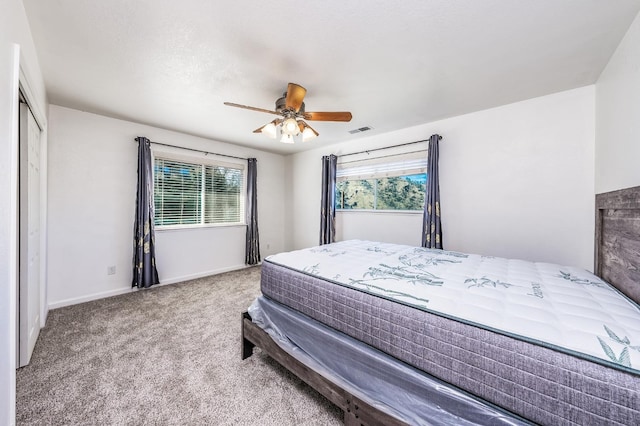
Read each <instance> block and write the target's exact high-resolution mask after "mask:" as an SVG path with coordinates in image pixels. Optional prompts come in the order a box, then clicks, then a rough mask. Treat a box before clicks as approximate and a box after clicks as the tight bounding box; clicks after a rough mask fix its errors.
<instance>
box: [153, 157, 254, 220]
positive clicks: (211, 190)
mask: <svg viewBox="0 0 640 426" xmlns="http://www.w3.org/2000/svg"><path fill="white" fill-rule="evenodd" d="M153 183H154V187H153V193H154V203H155V213H154V223H155V225H156V226H158V227H163V226H166V227H169V226H189V225H208V224H211V225H214V224H241V223H243V222H244V196H243V195H244V190H243V189H244V168H243V167H242V166H240V165H227V164H225V165H222V164H209V163H207V164H197V163H191V162H184V161H178V160H175V159H167V158H155V160H154V176H153Z"/></svg>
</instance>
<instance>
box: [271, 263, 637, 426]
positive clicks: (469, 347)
mask: <svg viewBox="0 0 640 426" xmlns="http://www.w3.org/2000/svg"><path fill="white" fill-rule="evenodd" d="M261 289H262V293H263V294H264V295H265V296H267V297H269V298H271V299H273V300H275V301H277V302H280V303H282V304H284V305H286V306H289V307H291V308H293V309H295V310H297V311H299V312H302V313H303V314H305V315H308V316H309V317H311V318H313V319H315V320H317V321H319V322H321V323H323V324H325V325H328V326H330V327H332V328H334V329H336V330H338V331H340V332H343V333H345V334H347V335H349V336H351V337H353V338H356V339H358V340H360V341H362V342H364V343H367V344H369V345H371V346H373V347H374V348H376V349H379V350H381V351H383V352H386V353H387V354H389V355H392V356H393V357H395V358H397V359H398V360H400V361H403V362H406V363H407V364H409V365H411V366H413V367H416V368H418V369H420V370H422V371H424V372H426V373H428V374H430V375H433V376H434V377H436V378H438V379H441V380H444V381H446V382H448V383H450V384H452V385H454V386H456V387H458V388H460V389H462V390H464V391H466V392H469V393H471V394H473V395H475V396H477V397H479V398H482V399H484V400H486V401H488V402H490V403H492V404H495V405H497V406H500V407H503V408H504V409H506V410H508V411H511V412H513V413H515V414H517V415H520V416H522V417H524V418H526V419H529V420H531V421H534V422H536V423H541V424H549V425H551V424H553V425H563V424H619V425H631V424H638V423H639V422H640V412H639V411H638V410H639V407H640V378H639V377H638V376H637V375H634V374H633V373H629V372H626V371H623V370H617V369H613V368H610V367H607V366H605V365H602V364H599V363H594V362H592V361H589V360H586V359H582V358H578V357H576V356H573V355H570V354H567V353H561V352H558V351H555V350H553V349H550V348H546V347H542V346H538V345H536V344H535V343H531V342H527V341H523V340H518V339H515V338H512V337H508V336H506V335H503V334H499V333H496V332H493V331H490V330H486V329H483V328H480V327H476V326H473V325H470V324H466V323H462V322H458V321H455V320H452V319H447V318H444V317H442V316H439V315H437V314H433V313H429V312H426V311H423V310H419V309H415V308H411V307H409V306H406V305H402V304H399V303H394V302H392V301H390V300H388V299H383V298H380V297H377V296H374V295H371V294H368V293H364V292H361V291H358V290H355V289H352V288H348V287H344V286H340V285H336V284H333V283H330V282H328V281H325V280H322V279H319V278H316V277H313V276H310V275H307V274H304V273H301V272H297V271H294V270H291V269H288V268H286V267H283V266H280V265H276V264H273V263H270V262H269V261H268V260H266V261H265V262H264V263H263V265H262V279H261Z"/></svg>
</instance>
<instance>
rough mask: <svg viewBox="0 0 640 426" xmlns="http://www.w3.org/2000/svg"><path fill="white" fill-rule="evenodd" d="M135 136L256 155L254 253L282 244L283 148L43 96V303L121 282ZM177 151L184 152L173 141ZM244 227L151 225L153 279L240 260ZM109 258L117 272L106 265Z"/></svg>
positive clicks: (127, 275)
mask: <svg viewBox="0 0 640 426" xmlns="http://www.w3.org/2000/svg"><path fill="white" fill-rule="evenodd" d="M136 136H146V137H147V138H149V139H151V140H152V141H157V142H163V143H168V144H172V145H179V146H185V147H191V148H196V149H203V150H207V151H212V152H219V153H221V154H228V155H235V156H239V157H256V158H257V159H258V217H259V228H260V245H261V252H262V255H263V256H265V255H268V254H271V253H276V252H279V251H282V250H283V249H284V215H283V210H284V193H283V188H284V157H283V156H281V155H277V154H270V153H267V152H263V151H258V150H254V149H250V148H244V147H240V146H235V145H230V144H225V143H221V142H215V141H211V140H207V139H202V138H198V137H194V136H189V135H185V134H180V133H176V132H171V131H168V130H163V129H158V128H154V127H150V126H146V125H141V124H137V123H132V122H128V121H123V120H116V119H113V118H108V117H104V116H100V115H96V114H89V113H85V112H81V111H77V110H73V109H69V108H63V107H60V106H56V105H51V106H50V109H49V222H50V226H49V277H48V279H49V305H50V306H51V307H58V306H64V305H67V304H72V303H79V302H82V301H86V300H92V299H95V298H99V297H106V296H110V295H115V294H120V293H123V292H127V291H130V287H131V278H132V271H131V263H132V255H133V243H132V239H133V219H134V211H135V196H136V187H135V186H136V173H137V144H136V143H135V142H134V138H135V137H136ZM182 153H183V155H198V154H189V152H187V151H182ZM245 231H246V228H245V227H244V226H242V227H237V226H236V227H216V228H200V229H183V230H165V231H160V230H157V231H156V258H157V264H158V273H159V275H160V281H161V283H169V282H177V281H182V280H186V279H190V278H195V277H199V276H204V275H209V274H213V273H218V272H223V271H228V270H231V269H237V268H241V267H243V266H244V244H245V243H244V238H245ZM111 265H115V266H116V274H115V275H107V267H108V266H111Z"/></svg>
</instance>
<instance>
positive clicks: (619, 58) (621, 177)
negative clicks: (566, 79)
mask: <svg viewBox="0 0 640 426" xmlns="http://www.w3.org/2000/svg"><path fill="white" fill-rule="evenodd" d="M638 159H640V14H639V15H638V16H636V18H635V20H634V22H633V24H631V27H630V28H629V30H628V31H627V34H626V35H625V37H624V38H623V39H622V41H621V42H620V45H619V46H618V48H617V49H616V51H615V53H614V54H613V56H612V57H611V60H610V61H609V63H608V65H607V67H606V68H605V69H604V71H603V72H602V74H601V75H600V78H599V79H598V81H597V83H596V166H595V169H596V172H595V179H596V187H595V189H596V193H601V192H607V191H612V190H616V189H623V188H628V187H631V186H637V185H640V167H639V166H638Z"/></svg>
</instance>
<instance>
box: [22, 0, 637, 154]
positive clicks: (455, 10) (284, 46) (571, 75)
mask: <svg viewBox="0 0 640 426" xmlns="http://www.w3.org/2000/svg"><path fill="white" fill-rule="evenodd" d="M24 5H25V8H26V11H27V15H28V17H29V21H30V24H31V30H32V33H33V37H34V40H35V44H36V48H37V51H38V56H39V60H40V65H41V67H42V71H43V74H44V78H45V83H46V86H47V92H48V96H49V100H50V102H51V103H53V104H57V105H62V106H67V107H71V108H76V109H80V110H84V111H90V112H95V113H98V114H103V115H107V116H111V117H116V118H123V119H127V120H131V121H135V122H139V123H145V124H150V125H153V126H157V127H162V128H166V129H171V130H176V131H179V132H183V133H188V134H193V135H198V136H203V137H206V138H209V139H214V140H219V141H224V142H231V143H235V144H240V145H245V146H251V147H255V148H259V149H264V150H268V151H272V152H279V153H292V152H298V151H301V150H304V149H309V148H315V147H318V146H322V145H328V144H331V143H335V142H341V141H348V140H352V139H356V138H358V137H363V136H369V135H372V134H377V133H383V132H389V131H393V130H397V129H401V128H405V127H409V126H414V125H418V124H422V123H427V122H431V121H434V120H438V119H442V118H446V117H451V116H456V115H460V114H464V113H468V112H472V111H478V110H481V109H486V108H490V107H493V106H498V105H503V104H506V103H510V102H514V101H519V100H524V99H528V98H532V97H536V96H541V95H545V94H549V93H553V92H558V91H562V90H567V89H572V88H575V87H580V86H584V85H588V84H592V83H594V82H595V81H596V80H597V78H598V76H599V75H600V73H601V71H602V70H603V68H604V66H605V65H606V63H607V61H608V60H609V58H610V56H611V55H612V54H613V52H614V50H615V48H616V47H617V45H618V43H619V42H620V40H621V39H622V37H623V36H624V34H625V32H626V31H627V29H628V27H629V25H630V24H631V22H632V21H633V19H634V17H635V16H636V14H637V13H638V10H639V9H640V0H615V1H611V0H529V1H524V0H481V1H480V0H404V1H388V0H387V1H383V0H375V1H373V0H369V1H365V0H360V1H344V0H324V1H321V0H317V1H311V0H309V1H287V0H271V1H247V0H235V1H226V2H222V1H210V0H180V1H176V0H135V1H132V0H101V1H86V0H49V1H42V0H24ZM288 82H294V83H298V84H300V85H302V86H305V87H306V88H307V96H306V98H305V104H306V109H307V111H344V110H348V111H351V112H352V113H353V120H352V121H351V122H350V123H331V122H311V123H310V124H311V125H312V126H313V127H314V128H315V129H316V130H318V132H320V136H319V137H318V138H316V139H314V140H313V141H312V142H307V143H304V144H300V143H298V144H296V145H286V144H282V143H280V142H278V141H275V140H271V139H267V138H266V137H264V136H263V135H260V134H253V133H252V131H253V130H254V129H256V128H257V127H260V126H262V125H264V124H266V123H267V122H269V121H271V120H272V119H273V116H271V115H268V114H265V113H260V112H254V111H248V110H242V109H237V108H231V107H227V106H224V105H223V102H224V101H230V102H235V103H240V104H245V105H251V106H256V107H260V108H266V109H273V108H274V102H275V100H276V98H278V97H280V96H281V95H282V93H283V92H284V91H285V90H286V86H287V83H288ZM363 126H371V127H373V128H374V130H372V131H369V132H365V133H360V134H356V135H351V134H349V133H348V131H349V130H352V129H356V128H359V127H363ZM177 142H179V141H174V143H177Z"/></svg>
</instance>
